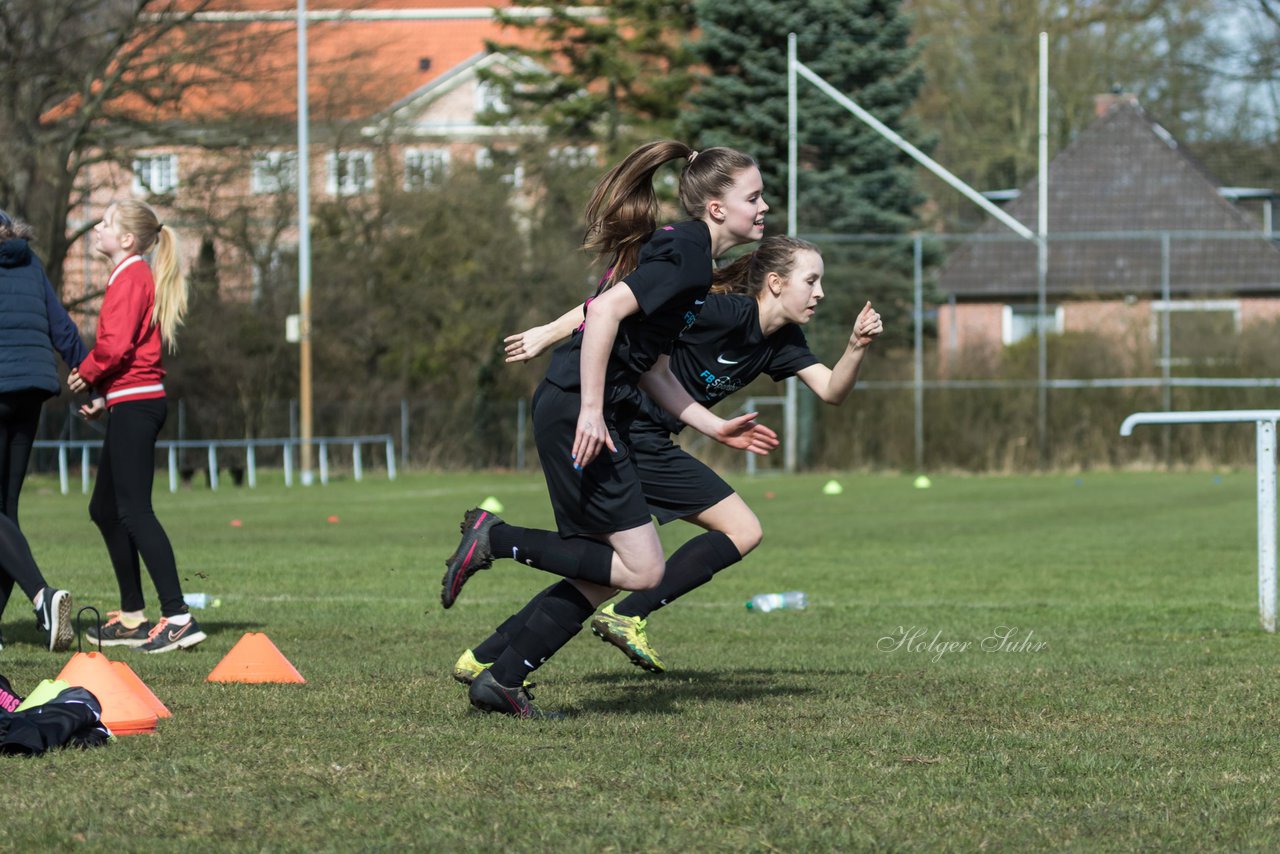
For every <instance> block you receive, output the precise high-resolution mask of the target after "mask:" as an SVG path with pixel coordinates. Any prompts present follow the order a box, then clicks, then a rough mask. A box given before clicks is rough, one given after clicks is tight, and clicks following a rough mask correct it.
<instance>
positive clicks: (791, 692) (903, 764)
mask: <svg viewBox="0 0 1280 854" xmlns="http://www.w3.org/2000/svg"><path fill="white" fill-rule="evenodd" d="M829 477H830V475H821V476H818V475H806V476H800V477H794V478H784V477H776V476H770V477H767V478H760V479H757V480H748V479H746V478H743V477H738V478H736V481H735V482H736V485H737V486H738V487H739V488H740V489H741V490H742V494H743V495H744V497H745V498H746V499H747V501H748V502H749V503H750V504H751V505H752V506H753V507H754V508H755V509H756V510H757V512H758V513H759V515H760V517H761V520H762V522H763V523H764V528H765V541H764V544H763V545H762V546H761V547H760V549H759V550H758V551H757V552H756V553H755V554H753V555H751V556H750V557H749V558H748V559H747V560H746V561H745V562H743V563H742V564H739V565H738V566H736V567H733V568H732V569H729V570H727V571H725V572H724V573H722V574H721V575H720V576H718V577H717V578H716V580H715V581H714V582H713V583H712V584H710V585H708V586H707V587H704V588H702V589H701V590H699V591H696V592H695V593H693V594H691V595H690V596H689V597H688V598H687V599H686V600H682V601H681V602H679V603H677V604H676V605H674V606H673V607H671V608H668V609H666V610H665V611H661V612H659V613H658V614H656V615H655V616H654V617H653V619H652V620H651V621H650V633H651V637H652V638H653V641H654V644H655V646H656V647H657V649H658V650H659V652H661V653H662V654H663V656H664V657H665V658H666V660H667V663H668V665H669V666H670V667H671V670H670V672H668V673H667V674H665V675H662V676H652V675H649V674H645V673H643V672H641V671H639V670H637V669H636V668H634V667H632V666H631V665H630V664H628V663H627V661H626V660H625V659H624V658H623V657H622V656H621V654H620V653H618V652H617V651H616V650H614V649H613V648H612V647H609V646H607V645H605V644H603V643H601V642H600V641H598V640H596V639H595V638H594V637H592V636H591V635H590V633H589V630H588V631H584V632H583V633H582V634H581V635H579V636H578V637H577V638H576V639H575V640H574V641H573V642H572V643H571V644H570V645H569V646H568V647H567V648H566V649H565V650H564V651H563V652H562V653H561V655H560V656H558V657H557V658H556V659H553V660H552V661H551V662H550V663H549V664H547V665H546V666H545V667H543V668H542V669H541V670H540V671H538V673H537V674H535V679H537V680H538V681H539V682H540V683H541V684H540V685H539V686H538V688H537V689H536V691H535V693H536V695H537V698H538V702H539V704H540V705H543V706H544V707H546V708H550V709H561V710H568V711H571V712H572V713H573V715H572V717H571V718H570V719H568V720H566V721H561V722H521V721H515V720H510V719H506V718H500V717H496V716H485V715H481V714H479V713H476V712H473V711H472V710H471V709H470V707H469V705H468V704H467V702H466V697H465V693H464V691H463V689H462V688H461V686H459V685H457V684H456V683H454V682H453V681H452V680H451V679H450V678H449V669H450V667H451V665H452V664H453V661H454V659H455V658H456V657H457V655H458V654H459V653H460V652H461V651H462V650H463V649H464V648H465V647H467V646H469V645H471V644H473V643H475V642H477V641H479V640H480V639H481V638H483V637H484V636H485V635H487V634H488V632H489V631H490V630H491V629H492V627H493V626H495V625H496V624H497V623H498V622H499V621H501V620H502V619H503V618H504V617H506V616H507V615H508V614H509V613H511V612H512V611H513V610H515V609H516V608H517V607H519V606H520V605H521V604H523V602H524V601H525V599H527V598H528V596H530V595H531V594H532V593H534V592H535V591H536V590H538V589H540V588H541V587H542V586H545V585H546V584H548V583H550V582H551V580H552V577H551V576H547V575H543V574H541V573H539V572H536V571H533V570H530V569H528V568H524V567H518V566H515V565H513V564H512V563H510V562H502V563H499V564H498V565H497V567H495V569H493V570H491V571H489V572H485V573H482V574H480V575H478V576H477V577H476V578H475V579H473V580H472V581H471V583H470V584H469V585H468V587H467V589H466V591H465V592H464V593H463V595H462V598H461V599H460V601H459V603H458V604H457V605H456V606H455V607H454V608H453V609H452V610H450V611H448V612H445V611H443V610H442V609H441V608H440V604H439V598H438V596H439V579H440V573H441V570H442V563H443V559H444V558H445V557H446V556H447V555H448V554H449V552H450V551H451V550H452V548H453V546H454V545H455V543H456V537H457V529H458V528H457V525H458V520H459V518H460V516H461V512H462V510H463V509H465V508H466V507H468V506H471V505H473V504H475V503H477V502H478V501H479V500H481V499H483V498H484V497H485V496H487V495H495V496H497V497H499V498H500V499H501V500H502V501H503V503H505V505H506V512H505V514H504V515H505V516H506V517H507V518H509V519H511V520H512V521H518V522H520V523H522V524H526V525H544V526H545V525H549V523H550V510H549V508H548V505H547V501H546V497H545V494H544V492H543V488H542V483H541V479H540V478H539V477H537V476H536V475H531V476H529V475H505V474H473V475H456V474H450V475H423V474H414V475H410V476H407V477H402V478H401V479H400V480H399V481H397V482H395V483H387V482H386V481H385V480H383V479H381V477H380V476H379V477H378V478H374V479H371V480H367V481H365V482H364V483H353V482H349V481H347V482H340V483H335V484H332V485H330V486H328V487H319V486H315V487H311V488H306V489H304V488H300V487H295V488H293V489H285V488H284V487H283V486H282V485H280V484H279V483H278V482H269V483H265V484H263V485H260V486H259V487H258V488H257V489H256V490H248V489H238V488H234V487H231V486H230V485H229V484H228V485H224V486H223V488H222V489H221V490H220V491H219V492H217V493H211V492H209V491H207V490H202V489H200V488H196V489H192V490H186V491H183V492H181V493H179V494H178V495H170V494H169V493H168V492H158V493H157V506H158V510H159V513H160V516H161V518H162V520H163V521H164V522H165V524H166V525H167V527H168V529H169V531H170V533H171V535H172V537H173V540H174V543H175V547H176V550H177V553H178V558H179V565H180V568H181V571H182V574H183V576H184V579H185V586H186V589H187V590H188V591H189V592H197V591H204V592H207V593H210V594H213V595H216V596H218V597H220V598H221V600H222V606H221V607H220V608H217V609H208V610H204V611H200V612H197V613H198V616H199V618H200V620H201V622H202V624H203V625H204V626H205V628H206V630H207V631H208V632H209V635H210V638H209V640H208V641H207V642H206V643H204V644H203V645H202V646H200V647H198V648H197V649H196V650H194V651H190V652H177V653H172V654H169V655H162V656H145V655H140V654H137V653H132V652H131V651H128V650H124V651H120V652H113V653H112V655H113V657H118V658H124V659H126V660H127V661H129V663H130V664H131V665H132V666H133V667H134V669H135V670H136V671H137V672H138V674H139V675H140V676H141V677H142V678H143V679H144V680H146V681H147V683H148V684H149V685H150V686H151V687H152V688H153V690H154V691H155V692H156V694H157V695H158V696H159V697H160V698H161V699H162V700H163V701H164V702H165V703H166V704H167V705H168V706H169V708H170V709H171V710H172V711H173V717H172V718H170V719H168V720H163V721H161V722H160V727H159V731H158V732H157V733H156V734H155V735H147V736H134V737H128V738H121V739H119V740H118V741H117V742H116V743H115V744H114V745H110V746H108V747H105V748H102V749H98V750H93V751H88V752H78V751H65V752H59V753H57V754H55V755H50V756H46V757H44V758H41V759H35V760H23V759H17V758H7V759H0V765H2V766H3V774H4V780H5V809H4V813H5V818H4V820H3V821H0V849H3V850H17V851H35V850H50V849H55V850H124V851H141V850H153V849H157V848H158V849H159V850H183V849H189V850H242V851H258V850H271V851H313V850H392V849H416V850H430V851H473V850H511V851H556V852H560V851H584V852H585V851H688V850H698V849H701V850H708V851H815V850H912V851H930V852H931V851H973V850H978V849H982V848H987V849H991V850H1016V851H1026V850H1042V849H1068V850H1078V851H1091V852H1092V851H1107V850H1110V851H1131V850H1135V849H1168V850H1182V851H1189V850H1205V849H1221V850H1233V851H1238V850H1249V849H1254V850H1274V848H1275V845H1276V841H1277V839H1280V817H1278V816H1277V815H1276V813H1275V811H1274V809H1273V807H1274V804H1275V802H1276V794H1277V792H1278V791H1280V773H1278V772H1277V771H1276V761H1275V758H1274V756H1273V755H1272V753H1273V749H1274V748H1275V747H1276V742H1273V741H1272V736H1271V734H1270V733H1271V732H1272V731H1273V730H1280V704H1278V699H1280V693H1278V692H1277V690H1276V688H1275V687H1274V686H1273V685H1272V684H1271V681H1270V680H1271V679H1272V678H1274V677H1275V675H1276V664H1275V661H1276V658H1275V656H1276V650H1277V644H1280V638H1276V637H1273V636H1268V635H1266V634H1264V633H1263V632H1262V631H1261V630H1260V629H1259V627H1258V618H1257V588H1256V554H1255V548H1256V532H1255V527H1254V526H1255V509H1254V489H1253V473H1252V471H1245V472H1234V473H1226V474H1222V475H1214V474H1211V473H1172V474H1169V473H1150V474H1085V475H1081V476H1075V475H1062V476H1044V477H1016V478H1015V477H946V476H939V477H935V478H934V481H933V488H932V489H929V490H917V489H914V488H912V482H911V478H910V477H905V476H878V475H839V476H838V478H839V480H840V481H841V482H842V483H843V485H844V487H845V490H844V493H843V494H842V495H838V496H826V495H823V494H822V485H823V483H824V482H825V481H826V480H827V479H828V478H829ZM266 480H271V479H270V478H266ZM276 481H278V477H277V478H276ZM85 506H86V499H85V498H84V497H83V496H80V495H78V494H77V495H74V496H67V497H63V496H60V495H58V494H57V493H56V491H55V490H54V488H53V484H51V483H50V482H49V481H48V480H40V479H37V480H34V481H33V482H32V483H31V484H29V486H28V490H27V492H26V493H25V494H24V498H23V527H24V529H25V530H26V531H27V533H28V535H29V537H30V538H31V541H32V544H33V548H34V550H35V552H36V555H37V557H38V558H39V559H40V561H41V564H42V565H43V567H44V568H45V570H46V573H47V575H48V576H49V578H50V580H51V581H52V582H53V583H55V584H58V585H61V586H65V587H68V588H69V589H71V590H72V591H73V593H74V595H75V597H76V601H77V603H78V604H93V605H95V606H97V607H99V608H101V609H103V610H104V611H105V610H106V608H108V607H115V606H116V602H115V595H114V590H115V585H114V579H113V577H112V574H111V570H110V568H109V566H108V564H107V561H106V555H105V551H104V549H103V547H102V545H101V542H100V540H99V539H98V536H97V532H96V530H95V529H94V528H93V527H92V525H91V523H90V522H89V519H88V515H87V512H86V510H85ZM331 515H336V516H338V517H339V518H340V520H341V521H340V522H339V523H337V524H332V523H330V522H328V521H327V519H328V517H330V516H331ZM233 519H239V520H241V521H242V525H241V526H240V527H233V526H232V525H231V521H232V520H233ZM691 530H692V529H690V528H688V527H686V526H683V525H681V524H679V523H677V524H673V525H671V526H668V527H667V529H665V530H664V538H665V539H666V540H667V542H668V543H669V544H670V545H672V546H674V545H675V544H677V543H679V542H680V541H682V540H684V539H685V538H687V537H688V536H689V534H690V532H691ZM146 589H147V590H148V592H150V590H151V588H150V587H149V586H148V587H147V588H146ZM791 589H800V590H805V591H807V592H808V594H809V599H810V607H809V608H808V609H807V610H805V611H793V612H789V611H784V612H775V613H771V614H750V613H748V612H746V610H745V609H744V608H743V603H744V601H745V600H746V599H747V598H748V597H749V596H750V595H751V594H753V593H759V592H767V591H780V590H791ZM23 604H24V603H22V602H19V601H15V602H13V603H11V605H10V608H9V611H8V613H7V614H6V615H5V618H4V623H3V631H4V635H5V638H6V644H7V645H6V646H5V648H4V650H3V652H0V673H4V674H5V675H6V676H8V677H9V678H10V680H11V681H12V682H13V683H14V685H15V686H16V687H17V688H18V689H19V690H24V691H25V690H29V689H30V688H31V687H33V686H34V684H35V683H36V682H37V681H39V680H40V679H42V678H46V677H51V676H53V675H54V674H56V673H57V671H58V670H59V669H61V667H62V665H63V663H65V661H66V660H67V658H68V655H67V654H64V653H56V654H55V653H49V652H46V651H43V650H42V649H40V648H39V647H37V646H36V641H37V636H36V633H35V631H34V629H33V627H32V622H31V619H30V612H29V609H27V608H25V607H22V606H23ZM1001 627H1006V628H1004V629H1002V628H1001ZM246 631H264V632H266V633H267V634H268V636H269V637H270V638H271V639H272V640H273V641H274V642H275V643H276V645H277V646H278V647H280V649H281V650H282V651H283V652H284V653H285V655H287V656H288V657H289V659H290V660H291V661H292V662H293V663H294V664H295V665H296V666H297V667H298V669H299V670H300V671H301V672H302V674H303V675H304V676H305V677H306V679H307V684H306V685H302V686H297V685H285V686H270V685H222V684H219V685H213V684H208V683H206V682H205V681H204V678H205V676H206V675H207V674H208V672H209V671H210V670H211V669H212V668H213V666H214V665H215V664H216V663H217V661H218V660H219V659H220V658H221V657H222V655H223V654H224V653H225V652H226V651H227V650H228V649H230V647H231V646H232V645H233V644H234V643H235V642H236V641H237V640H238V639H239V638H240V636H241V635H242V634H243V633H244V632H246ZM998 634H1007V635H1008V638H1009V640H1008V643H1007V644H1006V646H1013V647H1014V648H1013V649H1006V650H1003V651H992V650H991V649H990V647H992V646H993V645H996V646H998V645H999V643H998V642H997V641H988V642H987V643H986V646H987V648H986V649H984V648H983V644H984V640H985V639H988V638H992V637H995V636H997V635H998ZM904 635H906V636H908V637H914V640H913V641H910V642H908V643H905V644H899V643H898V641H899V640H901V639H902V637H903V636H904ZM931 641H932V642H933V643H932V645H931V646H930V642H931ZM965 644H967V646H965ZM907 647H910V648H907Z"/></svg>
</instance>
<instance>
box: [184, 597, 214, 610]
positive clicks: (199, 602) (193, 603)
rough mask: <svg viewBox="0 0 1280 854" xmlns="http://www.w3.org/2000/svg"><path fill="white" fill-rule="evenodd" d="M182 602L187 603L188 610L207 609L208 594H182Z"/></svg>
mask: <svg viewBox="0 0 1280 854" xmlns="http://www.w3.org/2000/svg"><path fill="white" fill-rule="evenodd" d="M182 601H183V602H186V603H187V607H188V608H207V607H209V594H208V593H183V594H182Z"/></svg>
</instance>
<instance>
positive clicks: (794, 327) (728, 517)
mask: <svg viewBox="0 0 1280 854" xmlns="http://www.w3.org/2000/svg"><path fill="white" fill-rule="evenodd" d="M823 273H824V268H823V263H822V255H821V254H820V253H819V251H818V248H817V247H816V246H814V245H813V244H811V243H808V242H806V241H803V240H798V239H796V238H793V237H769V238H767V239H765V240H764V241H763V242H762V243H761V244H760V247H759V249H757V250H756V251H754V252H752V253H750V254H749V255H745V256H743V257H741V258H739V259H737V260H736V261H735V262H734V263H733V264H731V265H729V266H728V267H725V268H723V269H721V270H718V271H717V272H716V277H715V284H714V285H713V286H712V292H711V294H710V295H709V296H708V297H707V302H706V305H705V306H704V307H703V310H702V313H701V314H700V315H699V316H698V321H697V323H695V324H694V326H693V328H692V329H690V330H689V331H688V332H686V333H685V334H684V335H682V336H681V337H680V340H679V341H678V342H677V343H676V347H675V350H674V351H673V352H672V354H671V373H672V375H674V378H675V380H676V381H678V382H679V384H680V385H681V386H682V387H683V388H684V389H685V390H686V391H687V392H688V393H689V394H690V395H691V396H692V397H693V399H694V400H695V401H697V402H698V403H700V404H703V405H705V406H711V405H713V404H715V403H716V402H718V401H720V400H722V399H724V398H725V397H728V396H729V395H730V394H732V393H734V392H735V391H737V390H738V389H741V388H744V387H746V386H747V385H748V384H749V383H751V381H752V380H754V379H755V378H756V377H758V376H759V375H761V374H768V375H769V376H770V377H771V378H772V379H773V380H775V381H779V380H783V379H785V378H787V377H790V376H798V377H799V378H800V380H801V381H802V382H804V384H805V385H807V386H808V387H809V388H810V389H812V390H813V392H814V393H815V394H817V395H818V397H819V398H820V399H821V400H823V401H824V402H826V403H830V404H833V405H838V404H840V403H842V402H843V401H844V400H845V399H846V398H847V397H848V396H849V393H850V392H851V391H852V390H853V387H854V384H855V383H856V382H857V378H858V372H859V370H860V368H861V366H862V359H863V356H864V355H865V353H866V349H867V347H868V346H870V344H871V342H872V341H874V340H875V339H876V338H877V337H879V335H880V334H881V333H882V332H883V330H884V324H883V322H882V321H881V319H880V315H879V314H878V313H877V312H876V311H875V309H873V308H872V307H871V303H869V302H868V303H867V304H866V305H865V306H863V308H862V310H861V311H860V312H859V313H858V317H857V319H856V320H855V321H854V325H853V332H852V333H851V334H850V336H849V341H848V344H847V345H846V347H845V350H844V353H842V354H841V356H840V358H839V360H838V361H837V362H836V363H835V366H834V367H833V368H828V367H826V366H825V365H823V364H822V363H821V362H819V361H818V359H817V357H816V356H814V355H813V353H812V352H811V351H810V350H809V346H808V343H807V342H806V341H805V336H804V332H803V331H801V328H800V327H802V326H803V325H805V324H807V323H808V322H809V320H810V319H811V318H812V317H813V315H814V311H815V309H816V308H817V306H818V303H819V302H820V301H821V300H822V298H823V295H824V294H823V289H822V276H823ZM581 311H582V310H581V307H578V308H575V309H573V310H571V311H569V312H568V313H566V314H565V315H563V316H562V317H560V318H559V319H557V320H555V321H553V322H552V323H549V324H547V325H546V326H538V327H534V328H533V329H530V330H528V331H526V332H522V333H519V334H517V335H512V336H510V337H509V338H507V339H506V343H507V348H506V349H507V354H508V359H507V361H509V362H520V361H527V360H528V359H532V358H534V357H535V356H537V355H538V354H539V353H541V352H543V351H544V350H545V349H546V348H547V347H548V346H550V345H552V344H554V343H555V342H556V341H559V340H560V339H562V338H564V337H565V336H566V335H567V334H569V331H570V330H571V329H572V328H573V325H574V324H576V323H577V322H578V320H579V318H580V317H581ZM645 390H646V391H656V389H652V388H651V387H650V385H649V384H648V383H647V382H646V385H645ZM683 427H684V425H683V424H681V423H680V422H679V421H677V420H676V419H673V418H672V417H671V416H670V415H669V414H668V413H666V412H663V411H662V410H661V409H659V408H658V407H656V406H654V405H653V404H652V403H651V402H646V403H645V404H644V407H643V411H642V413H641V414H640V415H639V416H638V417H637V418H635V419H634V420H633V421H632V423H631V425H630V429H629V436H630V440H631V443H630V446H629V447H630V451H631V454H632V457H633V458H634V460H635V465H636V469H637V471H638V472H639V476H640V481H641V483H642V485H643V489H644V494H645V498H646V499H647V501H648V504H649V507H650V509H651V511H652V512H653V515H655V516H656V517H657V518H658V521H659V523H662V524H665V523H667V522H669V521H671V520H672V519H684V520H685V521H688V522H692V523H693V524H695V525H698V526H699V527H702V528H705V529H706V533H704V534H700V535H698V536H696V537H694V538H693V539H691V540H689V541H688V542H686V543H685V544H684V545H683V546H681V547H680V548H679V549H677V550H676V552H675V553H674V554H673V555H672V556H671V557H670V558H668V560H667V563H666V573H665V574H664V576H663V578H662V581H661V583H660V584H659V585H658V586H657V587H654V588H652V589H650V590H641V591H637V592H633V593H631V594H630V595H629V596H627V597H626V598H624V599H623V600H622V601H620V602H618V603H617V604H616V605H608V606H606V607H605V608H604V609H603V610H602V611H601V612H600V613H599V614H598V615H596V617H595V619H593V620H592V621H591V628H592V631H594V632H595V634H596V635H598V636H599V637H600V638H601V639H602V640H605V641H607V642H609V643H611V644H613V645H614V646H616V647H618V648H619V649H620V650H622V652H623V653H625V654H626V655H627V657H628V658H629V659H631V661H632V662H633V663H634V664H636V665H637V666H639V667H642V668H644V669H645V670H648V671H650V672H653V673H661V672H662V671H663V670H664V669H665V665H664V664H663V662H662V660H661V659H660V658H659V657H658V654H657V653H656V652H655V651H654V650H653V647H652V646H651V645H650V643H649V640H648V635H647V633H646V631H645V626H646V621H647V618H648V616H649V615H650V614H651V613H653V612H654V611H656V610H657V609H659V608H661V607H663V606H665V605H669V604H671V603H672V602H674V601H675V600H676V599H677V598H679V597H680V596H683V595H684V594H686V593H689V592H690V591H692V590H695V589H697V588H698V587H700V586H702V585H703V584H706V583H707V582H708V581H710V580H711V578H712V577H713V576H714V575H715V574H716V573H717V572H719V571H720V570H722V569H725V568H726V567H729V566H732V565H733V564H735V563H737V562H738V561H739V560H741V559H742V558H743V557H745V556H746V555H747V553H748V552H750V551H751V550H752V549H754V548H755V547H756V546H757V545H759V543H760V540H761V538H762V536H763V531H762V529H761V527H760V522H759V520H758V519H757V518H756V516H755V514H754V513H753V512H752V511H751V508H750V507H748V506H747V504H746V502H745V501H743V500H742V498H741V496H739V495H738V494H737V493H736V492H734V490H733V488H732V487H731V486H729V485H728V484H727V483H725V482H724V480H723V479H721V478H720V476H719V475H717V474H716V473H715V472H714V471H712V470H711V469H710V468H709V467H708V466H707V465H706V464H705V463H703V462H701V461H700V460H698V459H696V458H694V457H692V456H690V455H689V454H688V453H687V452H686V451H684V450H682V449H681V448H680V447H679V446H678V445H676V444H675V442H674V441H673V435H674V434H678V433H679V432H680V431H681V430H682V429H683ZM544 595H546V591H544V592H543V593H540V594H538V597H535V598H534V600H533V603H536V602H537V601H539V597H541V596H544ZM531 604H532V603H531ZM530 613H531V608H530V606H529V605H526V606H525V608H524V609H523V610H522V611H520V612H519V613H517V614H515V615H513V616H512V617H511V618H509V619H508V620H507V621H506V622H504V623H503V624H502V625H501V626H500V627H499V628H498V629H497V630H496V631H495V632H494V634H493V635H491V636H490V637H489V638H487V639H486V640H485V641H484V642H483V643H481V644H480V645H478V646H476V647H475V648H474V649H469V650H467V651H465V652H464V653H463V654H462V657H461V658H459V659H458V662H457V664H455V665H454V669H453V675H454V678H455V679H457V680H458V681H459V682H463V683H470V682H472V681H473V680H474V679H475V678H477V677H478V676H479V674H480V673H481V672H482V671H483V670H484V669H485V668H487V667H489V666H490V664H489V663H490V662H493V661H496V660H499V659H500V657H501V656H502V655H503V654H504V651H505V650H506V648H507V647H508V645H509V639H510V638H511V637H513V636H517V635H518V634H519V632H520V631H521V629H522V626H523V625H524V623H525V622H526V621H527V620H528V619H529V616H530Z"/></svg>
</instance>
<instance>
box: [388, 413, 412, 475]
mask: <svg viewBox="0 0 1280 854" xmlns="http://www.w3.org/2000/svg"><path fill="white" fill-rule="evenodd" d="M387 441H388V443H390V441H391V440H390V439H388V440H387ZM400 455H401V456H400V462H402V463H403V464H404V465H405V466H406V467H407V466H408V465H409V401H408V400H407V399H405V398H403V397H402V398H400ZM393 465H394V463H392V464H389V465H388V466H387V470H388V471H390V470H391V468H392V466H393Z"/></svg>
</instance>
